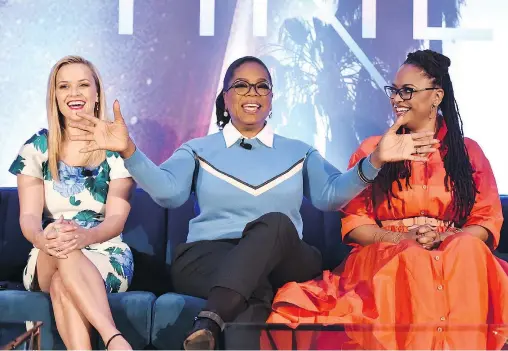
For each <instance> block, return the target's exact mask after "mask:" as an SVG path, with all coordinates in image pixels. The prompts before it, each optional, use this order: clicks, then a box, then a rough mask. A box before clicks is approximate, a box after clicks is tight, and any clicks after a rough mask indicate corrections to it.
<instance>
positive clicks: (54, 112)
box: [46, 56, 108, 181]
mask: <svg viewBox="0 0 508 351" xmlns="http://www.w3.org/2000/svg"><path fill="white" fill-rule="evenodd" d="M74 63H79V64H83V65H85V66H87V67H88V68H89V69H90V71H91V72H92V76H93V79H94V82H95V86H96V88H97V95H98V97H99V99H98V100H99V101H98V102H97V103H96V104H95V108H94V115H95V117H97V118H99V119H101V120H108V117H107V116H106V97H105V93H104V86H103V84H102V80H101V78H100V76H99V72H98V71H97V68H95V66H94V65H93V64H92V63H91V62H90V61H88V60H86V59H84V58H83V57H80V56H66V57H64V58H62V59H61V60H60V61H58V62H57V63H56V64H55V65H54V66H53V68H52V69H51V73H50V74H49V81H48V94H47V100H46V107H47V112H48V127H49V132H48V156H49V157H48V158H49V170H50V172H51V177H52V178H53V179H54V180H55V181H59V177H58V160H59V157H60V152H61V145H62V141H63V140H64V138H65V132H66V131H65V123H64V118H65V117H64V116H63V115H62V113H61V112H60V110H59V109H58V104H57V101H56V76H57V74H58V71H60V69H61V68H62V67H63V66H66V65H70V64H74ZM105 158H106V152H105V151H104V150H97V151H93V152H90V153H88V155H87V158H86V166H98V165H100V164H101V162H102V161H104V159H105Z"/></svg>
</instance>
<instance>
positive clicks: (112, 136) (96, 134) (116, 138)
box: [70, 101, 129, 152]
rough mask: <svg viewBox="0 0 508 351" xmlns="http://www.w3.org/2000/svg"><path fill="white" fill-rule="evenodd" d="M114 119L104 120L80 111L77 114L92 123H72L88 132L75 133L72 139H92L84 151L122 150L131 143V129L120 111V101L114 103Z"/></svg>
mask: <svg viewBox="0 0 508 351" xmlns="http://www.w3.org/2000/svg"><path fill="white" fill-rule="evenodd" d="M113 113H114V116H115V119H114V121H112V122H110V121H103V120H100V119H98V118H97V117H94V116H91V115H88V114H86V113H78V114H77V115H78V116H79V117H81V118H83V119H84V120H87V121H88V122H90V123H91V125H86V124H83V123H75V122H72V123H70V126H71V127H74V128H78V129H81V130H83V131H85V132H88V133H87V134H83V135H73V136H71V137H70V138H71V140H86V141H90V145H89V146H88V147H86V148H84V149H83V150H82V151H83V152H91V151H95V150H109V151H118V152H122V151H124V150H126V149H127V146H128V143H129V130H128V128H127V125H126V124H125V120H124V119H123V117H122V113H121V111H120V103H119V102H118V101H115V103H114V104H113Z"/></svg>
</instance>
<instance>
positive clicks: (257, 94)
mask: <svg viewBox="0 0 508 351" xmlns="http://www.w3.org/2000/svg"><path fill="white" fill-rule="evenodd" d="M223 86H224V88H223V91H222V92H221V93H220V94H219V96H218V97H217V102H216V107H217V124H218V126H219V128H220V132H219V133H216V134H213V135H208V136H205V137H202V138H198V139H194V140H191V141H189V142H187V143H184V144H183V145H182V146H181V147H180V148H179V149H177V150H176V151H175V153H174V154H173V156H171V157H170V158H169V159H168V160H167V161H165V162H164V163H163V164H162V165H160V166H157V165H155V164H154V163H153V162H152V161H150V160H149V159H148V158H147V157H146V156H145V155H144V154H143V153H142V152H141V151H140V150H139V149H137V148H136V146H135V145H134V143H133V142H132V140H131V139H130V137H129V133H128V130H127V126H126V124H125V122H124V120H123V118H122V116H121V113H120V106H119V103H118V102H115V104H114V113H115V120H114V122H110V123H108V122H104V121H101V120H98V119H96V118H93V117H91V116H87V115H82V117H83V118H85V119H86V120H87V121H88V122H89V123H88V124H87V125H85V124H83V123H80V124H78V123H74V124H73V126H74V127H76V128H80V129H82V130H83V131H86V132H88V133H85V134H84V135H81V136H76V137H75V140H87V141H89V142H90V144H89V146H88V147H87V148H86V149H84V150H83V151H91V150H98V149H106V150H110V151H117V152H119V153H120V155H121V156H122V157H123V158H124V160H125V166H126V168H127V170H128V171H129V172H130V174H131V175H132V177H133V178H134V179H135V180H136V181H137V182H138V183H139V184H140V185H141V187H142V188H143V189H145V190H146V191H147V192H148V193H149V194H150V195H151V197H152V198H153V199H154V200H155V201H156V202H157V203H158V204H160V205H161V206H164V207H168V208H174V207H178V206H180V205H182V204H183V203H184V202H185V201H187V199H188V198H189V195H190V194H191V192H194V193H195V194H196V197H197V201H198V204H199V208H200V210H201V212H200V214H199V215H198V216H197V217H196V218H194V219H193V220H191V222H190V225H189V234H188V237H187V242H186V243H185V244H181V245H180V246H179V247H177V250H176V251H177V252H176V254H175V257H174V261H173V263H172V267H171V269H172V272H171V273H172V280H173V285H174V287H175V290H176V292H179V293H183V294H187V295H193V296H198V297H202V298H206V299H208V302H207V305H206V307H205V309H204V310H203V311H202V312H200V313H199V315H198V316H197V318H196V321H195V323H194V328H193V329H192V330H191V332H190V333H189V335H188V337H187V339H186V340H185V342H184V347H185V348H186V349H213V348H214V346H215V343H216V339H217V336H218V334H219V332H220V330H221V329H222V328H223V326H224V322H232V321H242V322H249V321H251V322H252V321H257V322H264V321H265V320H266V318H267V316H268V313H269V311H270V303H271V300H272V298H273V291H274V289H277V288H278V287H280V286H281V285H282V284H284V283H286V282H288V281H299V282H302V281H306V280H309V279H311V278H313V277H315V276H317V275H319V274H320V273H321V269H322V267H321V265H322V260H321V255H320V253H319V252H318V250H316V249H315V248H313V247H311V246H309V245H308V244H306V243H305V242H303V241H302V240H301V238H302V219H301V216H300V212H299V209H300V206H301V203H302V198H303V197H304V196H305V197H307V198H308V199H310V201H311V202H312V203H313V204H314V206H316V207H317V208H319V209H321V210H338V209H340V208H341V207H343V206H344V205H346V204H347V203H348V202H349V201H350V200H351V199H353V198H354V197H355V196H356V195H358V194H359V193H360V192H362V191H363V190H364V189H365V188H366V187H367V186H368V184H369V183H371V181H372V180H373V179H374V178H375V177H376V175H377V173H378V171H379V169H380V168H381V167H382V165H383V164H384V163H385V162H393V161H401V160H413V161H425V158H423V157H421V156H419V155H418V153H421V154H425V153H430V152H433V151H435V149H434V148H433V145H434V144H435V143H436V140H434V139H433V133H414V134H411V135H409V134H406V135H398V134H396V131H397V129H399V127H400V126H401V125H403V124H404V120H403V119H399V120H398V121H397V122H396V123H395V124H394V125H393V126H392V127H391V128H390V129H389V130H388V132H387V133H386V134H385V135H384V137H383V138H382V140H381V141H380V143H379V145H378V147H377V148H376V150H375V151H374V152H373V153H372V154H371V155H370V156H369V157H367V158H365V159H364V160H363V161H361V162H359V163H358V164H359V166H357V167H355V168H353V169H351V170H350V171H347V172H345V173H341V172H339V171H338V170H337V169H336V168H335V167H333V166H332V165H331V164H330V163H328V162H327V161H326V160H325V159H324V158H323V157H322V156H321V155H320V154H319V152H318V151H317V150H315V149H314V148H312V147H311V146H309V145H307V144H305V143H303V142H301V141H298V140H292V139H288V138H284V137H282V136H279V135H276V134H274V133H273V131H272V129H271V128H270V126H269V125H268V124H267V123H266V119H267V117H268V116H269V114H270V113H271V109H272V79H271V76H270V73H269V71H268V69H267V68H266V66H265V65H264V63H263V62H262V61H261V60H259V59H258V58H255V57H250V56H248V57H243V58H240V59H238V60H236V61H235V62H233V63H232V64H231V66H230V67H229V68H228V70H227V72H226V75H225V77H224V85H223ZM337 237H339V234H337Z"/></svg>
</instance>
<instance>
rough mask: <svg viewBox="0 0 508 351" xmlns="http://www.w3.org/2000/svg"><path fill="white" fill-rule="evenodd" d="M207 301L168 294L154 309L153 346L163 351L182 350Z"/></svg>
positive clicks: (161, 297) (159, 300)
mask: <svg viewBox="0 0 508 351" xmlns="http://www.w3.org/2000/svg"><path fill="white" fill-rule="evenodd" d="M205 303H206V301H205V300H203V299H200V298H197V297H192V296H187V295H180V294H176V293H167V294H164V295H162V296H160V297H159V298H158V299H157V301H155V305H154V308H153V323H152V345H153V346H155V347H156V348H158V349H161V350H181V349H182V342H183V340H184V339H185V336H186V334H187V333H188V332H189V330H190V329H191V328H192V323H193V322H194V317H195V316H197V314H198V313H199V312H200V311H201V309H202V308H203V307H204V306H205Z"/></svg>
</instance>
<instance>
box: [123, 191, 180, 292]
mask: <svg viewBox="0 0 508 351" xmlns="http://www.w3.org/2000/svg"><path fill="white" fill-rule="evenodd" d="M131 206H132V208H131V212H130V214H129V217H128V219H127V222H126V223H125V228H124V230H123V238H124V241H125V242H126V243H127V244H128V245H129V246H130V248H131V250H132V253H133V257H134V276H133V278H132V283H131V286H130V288H129V290H130V291H151V292H154V293H155V294H157V295H160V294H162V293H164V292H167V291H168V290H169V288H170V285H169V275H168V274H167V273H166V272H167V270H166V267H165V261H166V221H167V219H166V217H167V211H166V210H165V209H164V208H162V207H160V206H159V205H157V204H156V203H155V202H154V201H153V200H152V199H151V198H150V196H149V195H148V194H147V193H146V192H144V191H143V190H141V189H136V191H135V192H134V194H133V197H132V200H131ZM148 273H149V274H148Z"/></svg>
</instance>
